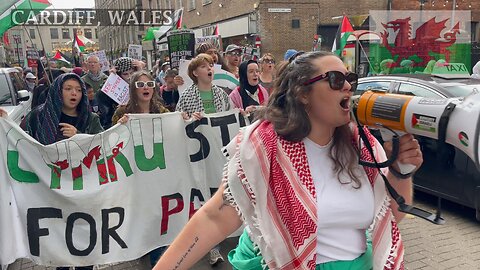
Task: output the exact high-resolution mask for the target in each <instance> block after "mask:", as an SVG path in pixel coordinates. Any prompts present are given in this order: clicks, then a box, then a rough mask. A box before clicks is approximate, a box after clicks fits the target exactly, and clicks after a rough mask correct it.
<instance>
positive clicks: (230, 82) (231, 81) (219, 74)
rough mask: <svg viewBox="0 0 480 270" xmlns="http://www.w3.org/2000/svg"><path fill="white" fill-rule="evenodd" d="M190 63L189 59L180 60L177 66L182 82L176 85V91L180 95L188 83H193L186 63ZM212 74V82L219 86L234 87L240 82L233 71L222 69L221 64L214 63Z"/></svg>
mask: <svg viewBox="0 0 480 270" xmlns="http://www.w3.org/2000/svg"><path fill="white" fill-rule="evenodd" d="M189 64H190V60H183V59H182V60H180V66H179V68H178V75H179V76H181V77H182V78H183V82H184V83H183V84H182V85H179V86H178V92H179V93H180V95H181V94H182V92H183V91H184V90H185V89H187V88H188V87H189V86H190V85H192V84H193V81H192V79H190V77H189V76H188V65H189ZM213 70H214V75H213V82H212V83H213V84H214V85H216V86H220V87H225V88H228V89H232V90H233V89H235V88H236V87H237V86H238V85H240V82H239V81H238V79H237V78H236V77H235V75H234V74H233V73H230V72H228V71H226V70H223V69H222V66H221V65H217V64H216V65H215V66H214V68H213Z"/></svg>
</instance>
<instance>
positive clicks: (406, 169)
mask: <svg viewBox="0 0 480 270" xmlns="http://www.w3.org/2000/svg"><path fill="white" fill-rule="evenodd" d="M379 130H380V134H381V135H382V139H383V141H385V142H389V141H391V140H392V138H393V134H392V132H390V131H389V130H387V129H384V128H379ZM397 134H398V135H399V136H402V135H404V134H405V133H404V132H401V131H397ZM396 163H397V165H398V168H399V169H400V173H402V174H409V173H411V172H413V171H414V170H415V168H417V167H416V166H415V165H413V164H405V163H401V162H399V161H396Z"/></svg>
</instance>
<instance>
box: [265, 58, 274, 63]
mask: <svg viewBox="0 0 480 270" xmlns="http://www.w3.org/2000/svg"><path fill="white" fill-rule="evenodd" d="M263 63H265V64H275V60H273V59H265V60H263Z"/></svg>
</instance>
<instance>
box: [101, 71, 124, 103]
mask: <svg viewBox="0 0 480 270" xmlns="http://www.w3.org/2000/svg"><path fill="white" fill-rule="evenodd" d="M102 91H103V92H104V93H105V94H107V96H109V97H110V98H112V99H113V100H114V101H115V102H117V103H118V104H127V102H128V100H129V98H130V97H129V92H128V83H127V82H126V81H124V80H123V79H122V78H121V77H120V76H118V75H117V74H115V73H112V74H110V76H108V79H107V81H106V82H105V83H104V84H103V87H102Z"/></svg>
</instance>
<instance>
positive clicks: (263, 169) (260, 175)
mask: <svg viewBox="0 0 480 270" xmlns="http://www.w3.org/2000/svg"><path fill="white" fill-rule="evenodd" d="M367 132H368V130H367ZM367 134H368V137H369V141H370V143H371V144H372V146H373V148H374V150H375V155H376V158H377V160H378V161H379V162H380V161H383V160H385V159H386V157H385V152H384V150H383V148H382V146H381V145H380V144H379V143H378V142H377V141H376V139H375V138H374V137H373V136H372V135H371V134H370V133H367ZM354 137H355V138H358V135H357V134H356V135H355V136H354ZM355 142H356V141H355ZM352 143H354V140H353V139H352ZM224 152H225V154H226V155H227V157H228V158H229V162H228V163H227V165H226V167H225V171H224V177H223V181H224V184H225V192H224V197H225V199H226V200H227V201H228V202H229V203H230V204H231V205H232V206H234V207H235V208H236V209H237V211H238V213H239V214H240V216H241V218H242V220H243V221H244V223H245V225H248V227H249V229H250V238H251V240H252V241H253V243H254V245H255V247H256V248H258V249H259V251H260V253H261V255H262V256H263V259H264V266H268V267H269V269H271V270H274V269H279V270H293V269H311V270H314V269H315V262H316V243H317V241H316V239H317V219H318V218H317V210H316V193H315V186H314V183H313V179H312V176H311V174H310V168H309V166H308V161H307V155H306V152H305V145H304V144H303V142H290V141H286V140H284V139H282V138H280V137H278V136H277V134H276V133H275V131H274V129H273V125H272V124H271V123H269V122H266V121H263V122H260V121H257V122H255V123H254V124H252V125H250V126H249V127H247V128H246V129H245V130H243V131H241V132H240V133H239V135H237V137H236V139H234V140H232V142H231V143H230V144H229V145H228V146H227V147H226V148H225V150H224ZM360 152H361V158H362V159H363V160H367V161H368V160H370V161H373V159H372V157H371V156H370V154H369V153H368V150H367V149H366V148H365V147H362V149H361V151H360ZM365 171H366V173H367V176H368V178H369V181H370V183H371V184H372V188H373V190H374V196H375V218H374V221H373V223H372V224H371V226H370V227H369V229H368V232H367V235H369V238H370V239H371V240H372V244H373V265H374V270H377V269H392V270H396V269H403V268H404V266H403V254H404V250H403V243H402V240H401V237H400V232H399V230H398V227H397V224H396V222H395V219H394V216H393V214H392V211H391V209H390V207H389V205H390V199H389V197H388V196H387V192H386V189H385V184H384V182H383V181H382V179H381V178H379V173H378V170H377V169H373V168H365ZM385 173H386V171H385ZM377 178H378V179H377ZM376 180H378V181H376Z"/></svg>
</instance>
